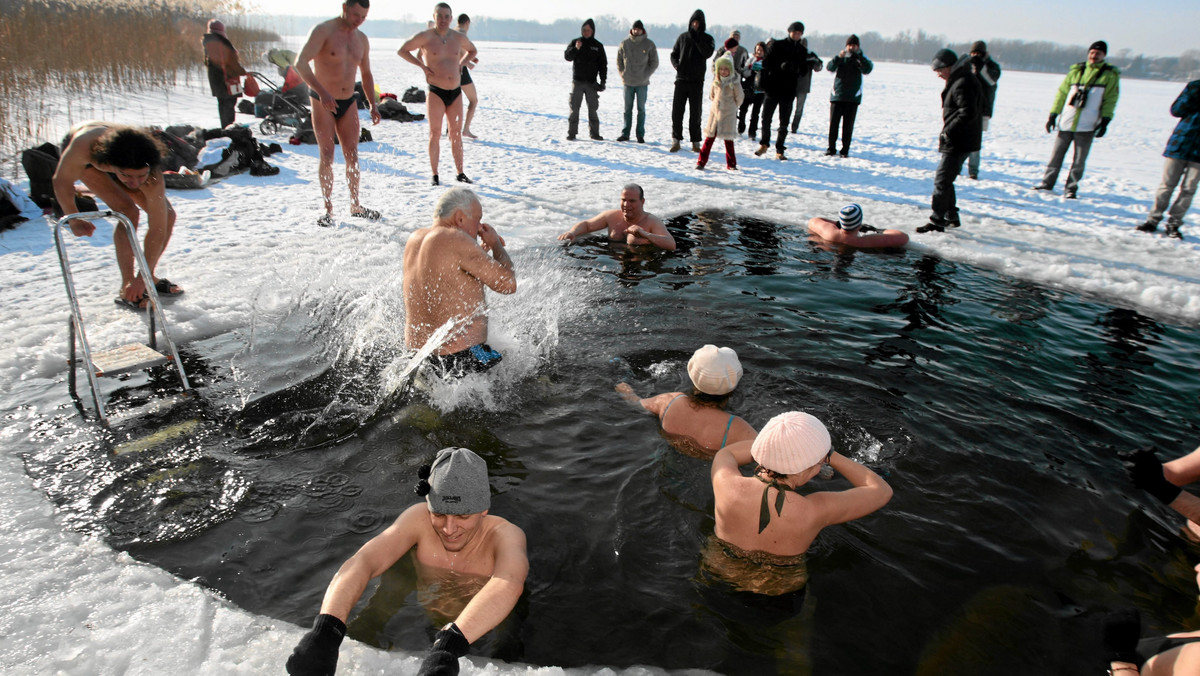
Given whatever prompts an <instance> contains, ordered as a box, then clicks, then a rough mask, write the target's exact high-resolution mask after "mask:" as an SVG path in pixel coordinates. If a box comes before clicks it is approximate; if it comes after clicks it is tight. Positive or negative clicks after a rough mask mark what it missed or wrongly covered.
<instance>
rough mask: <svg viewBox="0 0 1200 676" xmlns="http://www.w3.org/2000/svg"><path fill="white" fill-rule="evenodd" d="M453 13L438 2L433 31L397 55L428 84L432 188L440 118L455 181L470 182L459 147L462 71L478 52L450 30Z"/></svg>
mask: <svg viewBox="0 0 1200 676" xmlns="http://www.w3.org/2000/svg"><path fill="white" fill-rule="evenodd" d="M453 17H454V13H453V12H452V11H451V9H450V5H447V4H446V3H444V2H439V3H438V4H437V5H436V6H435V7H434V8H433V18H434V25H433V28H430V29H428V30H423V31H421V32H420V33H417V34H416V35H414V36H412V37H411V38H409V40H408V42H405V43H404V44H403V45H401V46H400V49H399V51H397V52H396V53H397V54H399V55H400V58H402V59H404V60H405V61H407V62H409V63H411V64H413V65H414V66H416V67H418V68H420V69H421V70H423V71H425V82H426V83H427V84H428V85H429V94H430V95H429V97H428V98H427V100H426V101H427V103H426V105H427V107H428V108H427V109H428V113H429V116H428V119H429V166H430V168H431V169H432V170H433V178H432V180H431V181H430V182H431V183H432V184H433V185H439V184H440V180H439V179H438V161H439V160H440V159H441V154H442V147H441V144H442V118H445V119H446V122H447V124H448V125H449V132H450V153H451V154H452V155H453V156H454V167H455V169H457V171H458V176H456V177H455V178H456V180H457V181H459V182H460V183H470V182H471V179H469V178H467V175H466V174H465V173H463V147H462V128H463V124H462V114H463V105H462V72H463V68H464V67H465V66H466V65H467V64H468V63H470V62H471V61H472V60H473V59H474V58H475V55H476V54H477V53H478V52H477V51H476V49H475V45H474V44H472V43H471V41H470V40H468V39H467V36H466V34H465V33H460V32H458V31H456V30H453V29H451V28H450V22H451V21H452V20H453Z"/></svg>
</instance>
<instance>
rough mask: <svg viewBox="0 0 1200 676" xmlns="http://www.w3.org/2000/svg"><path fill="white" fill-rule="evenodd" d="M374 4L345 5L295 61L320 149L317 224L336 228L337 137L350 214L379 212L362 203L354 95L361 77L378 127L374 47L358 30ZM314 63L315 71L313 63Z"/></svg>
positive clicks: (354, 1)
mask: <svg viewBox="0 0 1200 676" xmlns="http://www.w3.org/2000/svg"><path fill="white" fill-rule="evenodd" d="M370 7H371V0H346V2H345V3H344V4H343V5H342V14H341V16H339V17H338V18H336V19H330V20H329V21H325V22H323V23H319V24H317V25H316V26H315V27H314V28H313V29H312V33H309V35H308V42H306V43H305V44H304V48H303V49H301V50H300V54H299V55H298V56H297V57H296V72H297V73H299V74H300V77H301V78H303V79H304V82H305V84H307V85H308V86H309V89H310V90H311V93H310V96H312V98H313V106H312V124H313V133H314V134H316V136H317V147H318V148H319V149H320V165H319V167H318V171H317V175H318V177H319V178H320V181H321V196H322V197H324V198H325V213H324V214H322V215H321V216H320V217H319V218H318V219H317V225H320V226H323V227H330V226H332V225H333V139H334V135H335V134H336V135H337V139H338V141H340V142H341V145H342V157H343V158H344V159H345V160H346V182H347V183H348V184H349V185H350V215H351V216H355V217H358V218H366V219H368V220H376V219H378V218H379V212H378V211H375V210H374V209H368V208H366V207H364V206H363V205H361V204H359V203H358V179H359V171H358V134H359V127H358V108H357V105H356V103H357V99H356V96H355V92H354V81H355V77H354V75H355V73H356V72H358V71H361V72H362V84H363V92H365V93H366V96H367V103H368V105H369V107H370V108H371V123H372V124H379V120H380V119H381V118H380V116H379V106H378V105H377V102H376V101H375V79H374V77H373V76H372V75H371V60H370V58H369V54H370V51H371V46H370V45H369V44H368V43H367V36H366V35H364V34H363V32H362V31H360V30H358V27H359V26H361V25H362V24H363V22H364V21H366V20H367V10H368V9H370ZM310 62H311V64H312V65H311V66H310V65H309V63H310Z"/></svg>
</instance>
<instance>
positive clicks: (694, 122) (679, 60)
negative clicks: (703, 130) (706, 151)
mask: <svg viewBox="0 0 1200 676" xmlns="http://www.w3.org/2000/svg"><path fill="white" fill-rule="evenodd" d="M707 26H708V24H707V23H706V22H705V20H704V11H703V10H699V9H698V10H696V11H695V12H692V18H691V19H690V20H689V21H688V29H687V31H685V32H683V33H680V34H679V37H678V38H676V39H675V46H674V47H673V48H672V49H671V66H673V67H674V68H675V96H674V99H673V100H672V102H671V139H672V141H671V152H673V153H677V152H679V143H680V142H681V141H682V140H683V109H684V108H685V107H686V108H688V135H689V136H690V137H691V139H692V152H697V153H698V152H700V112H701V111H700V105H701V104H700V102H701V100H702V99H703V96H704V76H705V74H706V73H707V72H708V57H710V56H712V54H713V51H715V50H716V42H715V41H714V40H713V36H711V35H709V34H708V33H705V32H704V31H705V29H706V28H707Z"/></svg>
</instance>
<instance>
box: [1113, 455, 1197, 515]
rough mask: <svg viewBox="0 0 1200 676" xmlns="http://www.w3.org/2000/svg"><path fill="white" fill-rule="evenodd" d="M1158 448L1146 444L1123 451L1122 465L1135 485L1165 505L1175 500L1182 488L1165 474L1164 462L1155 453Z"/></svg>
mask: <svg viewBox="0 0 1200 676" xmlns="http://www.w3.org/2000/svg"><path fill="white" fill-rule="evenodd" d="M1157 450H1158V449H1156V448H1155V447H1153V446H1146V447H1143V448H1139V449H1137V450H1136V451H1132V452H1129V453H1122V454H1121V456H1120V457H1121V465H1123V466H1124V467H1125V474H1126V475H1127V476H1128V477H1129V480H1130V481H1132V482H1133V485H1134V486H1137V487H1138V488H1140V489H1142V490H1144V491H1146V492H1147V493H1149V494H1150V495H1153V496H1154V497H1155V498H1158V501H1159V502H1161V503H1163V504H1164V505H1169V504H1171V503H1172V502H1175V498H1177V497H1179V493H1180V492H1181V491H1182V489H1180V488H1179V486H1176V485H1175V484H1173V483H1171V482H1170V481H1167V478H1166V477H1165V476H1163V468H1162V463H1161V462H1159V461H1158V456H1157V455H1156V454H1155V453H1156V451H1157Z"/></svg>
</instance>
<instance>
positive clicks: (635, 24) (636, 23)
mask: <svg viewBox="0 0 1200 676" xmlns="http://www.w3.org/2000/svg"><path fill="white" fill-rule="evenodd" d="M639 28H640V29H641V30H642V32H643V33H644V32H645V31H646V27H645V26H643V25H642V20H641V19H638V20H637V21H634V22H633V29H639ZM633 29H630V30H633Z"/></svg>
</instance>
